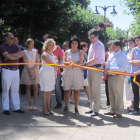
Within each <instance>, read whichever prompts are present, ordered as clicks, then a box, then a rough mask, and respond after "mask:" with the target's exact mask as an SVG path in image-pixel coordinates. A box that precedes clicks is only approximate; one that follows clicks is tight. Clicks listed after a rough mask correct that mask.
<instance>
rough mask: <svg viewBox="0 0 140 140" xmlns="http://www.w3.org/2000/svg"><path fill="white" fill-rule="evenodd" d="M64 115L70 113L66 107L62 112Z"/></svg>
mask: <svg viewBox="0 0 140 140" xmlns="http://www.w3.org/2000/svg"><path fill="white" fill-rule="evenodd" d="M62 113H63V114H67V113H68V108H67V107H66V106H65V108H64V110H63V112H62Z"/></svg>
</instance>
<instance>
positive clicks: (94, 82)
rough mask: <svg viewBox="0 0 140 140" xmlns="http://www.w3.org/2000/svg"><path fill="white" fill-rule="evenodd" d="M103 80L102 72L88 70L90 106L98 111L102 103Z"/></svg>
mask: <svg viewBox="0 0 140 140" xmlns="http://www.w3.org/2000/svg"><path fill="white" fill-rule="evenodd" d="M101 80H102V72H98V71H93V70H88V83H89V100H90V108H91V109H92V110H93V111H94V112H97V113H98V112H99V110H100V104H101Z"/></svg>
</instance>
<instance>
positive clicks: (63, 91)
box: [0, 29, 140, 118]
mask: <svg viewBox="0 0 140 140" xmlns="http://www.w3.org/2000/svg"><path fill="white" fill-rule="evenodd" d="M88 36H89V40H90V42H91V44H90V46H89V50H88V44H87V43H85V42H80V40H79V38H78V37H77V36H72V37H71V39H70V41H69V42H67V41H65V42H64V43H63V50H62V49H61V48H60V47H59V46H58V45H56V42H55V41H54V40H53V39H52V37H51V36H50V35H48V34H47V35H45V36H44V37H43V38H44V45H43V48H42V52H41V57H40V59H39V55H38V51H37V50H36V49H35V48H34V40H33V39H27V41H26V43H25V45H26V49H25V50H24V51H23V50H21V48H20V46H18V45H15V43H14V39H15V38H14V35H13V34H12V33H10V32H8V33H7V34H6V37H5V39H6V42H5V43H4V44H3V45H1V46H0V55H1V61H2V63H19V58H23V62H24V63H32V64H26V65H24V68H23V70H22V72H21V78H20V77H19V69H18V65H3V66H2V76H1V79H2V108H3V111H4V114H6V115H10V112H9V91H10V94H11V101H12V109H13V111H14V112H18V113H24V111H22V110H21V109H20V99H19V93H18V91H19V86H17V85H19V84H24V85H26V93H27V99H28V103H29V108H28V109H29V110H34V111H36V110H37V96H38V85H40V90H41V91H42V92H43V93H42V102H43V108H42V111H43V114H44V115H46V116H50V115H53V114H54V112H53V111H52V110H51V106H50V105H51V92H52V91H53V90H54V89H55V97H56V102H57V104H56V106H55V109H59V108H61V107H62V99H64V100H65V107H64V109H63V112H62V113H63V114H66V113H68V111H69V100H70V96H71V94H72V92H73V96H74V104H75V108H74V111H75V115H76V116H79V111H78V104H79V96H80V90H81V89H83V87H84V86H85V91H86V94H87V97H88V100H89V102H90V110H89V111H87V112H85V113H87V114H91V116H98V114H99V110H100V104H101V80H102V79H104V81H105V87H106V96H107V105H110V112H107V113H105V114H104V115H113V117H114V118H120V117H122V113H123V110H124V102H123V90H124V85H125V92H126V99H127V100H131V103H132V104H131V105H130V107H128V108H127V109H128V111H129V112H130V114H131V115H135V114H138V113H139V87H138V86H137V85H136V84H135V83H133V80H132V79H133V77H129V76H126V77H125V84H124V75H118V74H110V73H108V71H121V72H129V73H131V72H132V73H133V75H136V77H137V78H136V80H137V81H138V82H140V58H139V57H140V35H137V36H136V37H135V39H133V38H131V39H130V40H129V46H130V49H129V50H128V51H127V52H126V55H125V54H124V53H123V52H122V51H121V42H120V41H119V40H112V41H109V43H108V50H109V52H107V53H105V47H104V45H103V44H102V42H101V41H100V40H99V39H98V38H99V32H98V30H96V29H91V30H90V31H89V32H88ZM135 42H136V44H137V46H136V47H135V45H136V44H135ZM87 51H88V56H87V54H86V52H87ZM38 62H41V63H42V65H41V66H40V65H36V64H34V63H38ZM71 62H73V65H71ZM54 64H62V67H61V68H60V67H56V66H55V65H54ZM75 64H77V65H80V66H88V67H94V68H104V73H102V72H100V71H94V70H91V69H88V70H87V69H82V68H80V67H78V66H75ZM131 83H132V89H131ZM31 85H33V89H34V104H33V105H32V102H31ZM61 85H62V87H61Z"/></svg>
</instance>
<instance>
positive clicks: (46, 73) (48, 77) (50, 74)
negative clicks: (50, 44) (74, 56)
mask: <svg viewBox="0 0 140 140" xmlns="http://www.w3.org/2000/svg"><path fill="white" fill-rule="evenodd" d="M43 54H46V55H48V56H49V57H50V59H51V60H52V62H53V63H54V64H56V59H55V56H54V55H53V54H52V55H50V54H49V53H47V52H44V53H43ZM42 63H46V62H45V61H44V60H43V59H42ZM39 75H40V89H41V91H44V92H47V91H52V90H54V88H55V70H54V67H53V66H49V65H42V67H41V69H40V72H39Z"/></svg>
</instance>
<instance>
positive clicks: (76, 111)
mask: <svg viewBox="0 0 140 140" xmlns="http://www.w3.org/2000/svg"><path fill="white" fill-rule="evenodd" d="M75 116H79V112H78V108H75Z"/></svg>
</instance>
